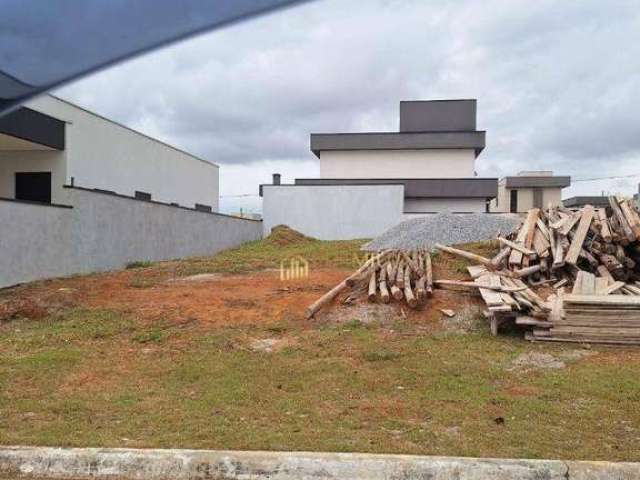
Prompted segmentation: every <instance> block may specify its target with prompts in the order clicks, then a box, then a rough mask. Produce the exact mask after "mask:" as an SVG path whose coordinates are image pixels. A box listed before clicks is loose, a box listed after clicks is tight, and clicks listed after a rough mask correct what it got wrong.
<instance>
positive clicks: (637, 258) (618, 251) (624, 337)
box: [438, 197, 640, 344]
mask: <svg viewBox="0 0 640 480" xmlns="http://www.w3.org/2000/svg"><path fill="white" fill-rule="evenodd" d="M498 241H499V242H500V243H501V245H502V248H501V250H500V252H499V253H498V254H497V255H496V256H495V257H494V258H491V259H489V258H484V257H481V256H478V255H475V254H472V253H470V252H466V251H463V250H459V249H455V248H451V247H444V246H438V248H439V249H440V250H443V251H447V252H449V253H452V254H454V255H459V256H462V257H464V258H467V259H469V260H472V261H474V263H478V264H479V265H477V266H472V267H469V273H470V275H471V276H472V278H473V279H474V283H475V284H476V285H477V286H478V288H479V290H480V294H481V296H482V298H483V299H484V301H485V303H486V304H487V317H488V318H489V320H490V321H491V328H492V332H493V333H494V334H495V333H496V332H497V329H498V325H500V324H501V323H503V322H505V321H508V320H515V323H516V324H518V325H524V326H527V327H531V328H533V330H532V331H531V332H528V333H527V338H529V339H531V340H548V341H574V342H589V343H614V344H616V343H617V344H620V343H623V344H626V343H639V342H640V214H639V213H638V210H637V208H636V206H635V205H634V203H633V202H632V201H631V200H627V199H618V198H616V197H609V207H607V208H601V209H595V208H593V207H591V206H589V205H587V206H585V207H584V208H582V209H579V210H577V211H573V210H568V209H566V208H562V207H549V208H548V209H545V210H541V209H537V208H536V209H532V210H530V211H529V212H528V214H527V217H526V219H525V221H524V223H523V225H522V227H521V228H520V229H519V231H518V232H517V233H516V234H514V235H511V237H510V238H502V237H501V238H498ZM491 286H492V287H493V288H488V287H491ZM543 286H548V287H550V290H551V292H552V293H551V294H549V295H547V298H546V299H543V298H542V296H543V295H542V294H541V292H542V287H543ZM505 288H514V289H518V290H517V291H516V290H514V291H513V292H508V291H505ZM569 288H571V289H572V291H571V294H570V295H565V289H569ZM535 290H538V293H536V291H535ZM610 318H615V319H616V322H615V324H614V323H611V322H608V321H607V320H606V319H610Z"/></svg>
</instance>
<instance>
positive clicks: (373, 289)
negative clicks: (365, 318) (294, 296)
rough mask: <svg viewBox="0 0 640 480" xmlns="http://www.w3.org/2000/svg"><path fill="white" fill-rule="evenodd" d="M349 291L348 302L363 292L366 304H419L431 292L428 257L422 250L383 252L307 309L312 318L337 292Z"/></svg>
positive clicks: (412, 306)
mask: <svg viewBox="0 0 640 480" xmlns="http://www.w3.org/2000/svg"><path fill="white" fill-rule="evenodd" d="M348 289H350V291H351V293H350V295H349V296H348V297H347V299H346V302H349V301H350V300H351V299H353V298H355V297H359V296H360V295H362V294H364V293H365V292H366V295H367V298H368V299H369V301H370V302H376V301H380V302H382V303H389V302H390V301H391V300H392V299H394V300H396V301H398V302H400V301H403V300H404V301H405V302H406V304H407V305H408V306H409V307H410V308H418V306H420V305H423V304H424V303H425V302H426V300H427V298H428V297H430V296H431V294H432V292H433V269H432V267H431V255H430V254H429V252H427V251H424V250H409V251H406V250H386V251H384V252H380V253H378V254H375V255H373V256H372V257H370V258H369V259H368V260H367V261H366V262H364V263H363V264H362V265H361V266H360V268H358V270H356V272H355V273H353V274H352V275H350V276H349V277H348V278H346V279H345V280H343V281H342V282H340V283H339V284H338V285H336V286H335V287H334V288H333V289H332V290H330V291H329V292H327V293H326V294H324V295H323V296H322V297H320V298H319V299H318V300H317V301H316V302H314V303H313V304H312V305H310V306H309V308H307V310H306V312H305V316H306V318H311V317H313V316H314V315H315V314H316V313H317V312H318V311H319V310H320V309H321V308H322V307H324V306H325V305H327V304H328V303H330V302H331V301H332V300H333V299H334V298H336V297H337V296H338V295H339V294H340V293H342V292H343V291H345V290H348Z"/></svg>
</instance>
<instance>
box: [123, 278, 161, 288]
mask: <svg viewBox="0 0 640 480" xmlns="http://www.w3.org/2000/svg"><path fill="white" fill-rule="evenodd" d="M155 285H156V281H154V280H152V279H149V278H138V277H134V278H132V279H131V280H129V283H128V286H129V287H131V288H152V287H154V286H155Z"/></svg>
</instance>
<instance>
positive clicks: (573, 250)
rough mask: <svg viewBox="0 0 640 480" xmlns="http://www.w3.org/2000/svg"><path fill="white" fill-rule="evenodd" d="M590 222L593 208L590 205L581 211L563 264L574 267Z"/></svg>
mask: <svg viewBox="0 0 640 480" xmlns="http://www.w3.org/2000/svg"><path fill="white" fill-rule="evenodd" d="M592 220H593V207H592V206H591V205H587V206H586V207H584V208H583V209H582V216H581V218H580V223H579V224H578V228H577V229H576V232H575V235H574V236H573V240H572V241H571V245H570V246H569V251H568V252H567V255H566V257H565V262H567V263H569V264H571V265H575V264H576V263H577V261H578V257H579V256H580V250H582V244H583V243H584V239H585V238H586V237H587V232H588V231H589V225H591V221H592Z"/></svg>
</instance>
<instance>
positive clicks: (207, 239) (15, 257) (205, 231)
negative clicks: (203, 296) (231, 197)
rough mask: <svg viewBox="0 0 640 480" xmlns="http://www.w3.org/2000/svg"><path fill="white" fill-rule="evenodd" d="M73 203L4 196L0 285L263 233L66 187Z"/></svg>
mask: <svg viewBox="0 0 640 480" xmlns="http://www.w3.org/2000/svg"><path fill="white" fill-rule="evenodd" d="M66 190H67V198H68V200H69V202H70V204H71V205H73V207H74V208H62V207H55V206H44V205H37V204H28V203H21V202H7V201H0V225H2V234H0V287H7V286H10V285H15V284H18V283H23V282H29V281H32V280H39V279H44V278H51V277H61V276H68V275H73V274H78V273H90V272H97V271H105V270H113V269H118V268H122V267H124V266H125V265H126V264H127V263H129V262H132V261H156V260H169V259H174V258H182V257H191V256H202V255H212V254H214V253H217V252H219V251H221V250H224V249H226V248H230V247H234V246H237V245H240V244H241V243H244V242H247V241H251V240H257V239H259V238H261V236H262V222H259V221H254V220H247V219H241V218H235V217H230V216H227V215H221V214H215V213H206V212H199V211H193V210H187V209H185V208H179V207H174V206H170V205H163V204H159V203H155V202H145V201H138V200H133V199H130V198H126V197H122V196H116V195H110V194H104V193H97V192H92V191H86V190H81V189H74V188H70V189H66Z"/></svg>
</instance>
